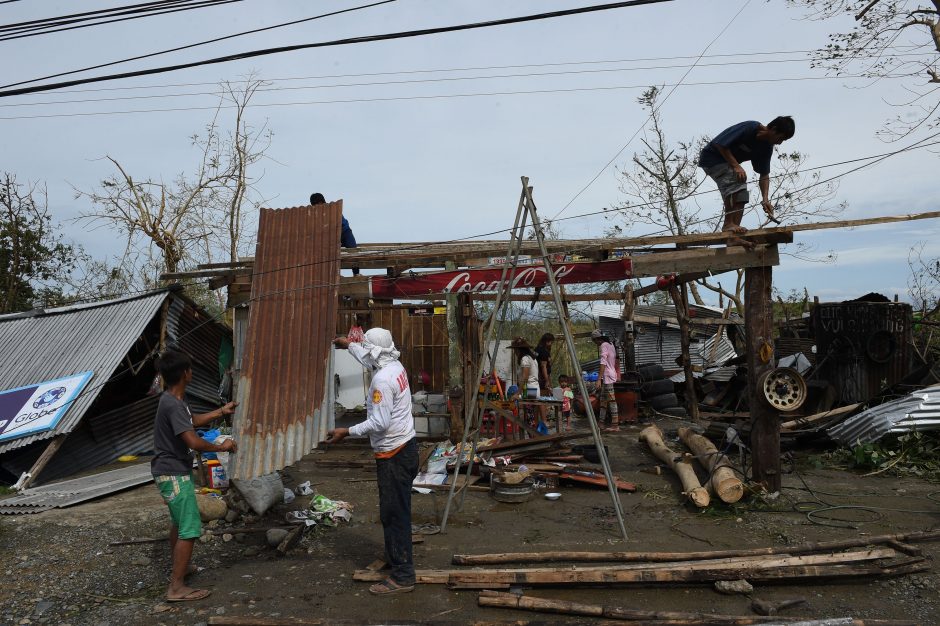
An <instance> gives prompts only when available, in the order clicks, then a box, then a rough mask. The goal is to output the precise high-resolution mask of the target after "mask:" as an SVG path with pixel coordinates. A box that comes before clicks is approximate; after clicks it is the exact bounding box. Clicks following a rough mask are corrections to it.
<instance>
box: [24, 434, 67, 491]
mask: <svg viewBox="0 0 940 626" xmlns="http://www.w3.org/2000/svg"><path fill="white" fill-rule="evenodd" d="M67 436H68V435H57V436H56V437H55V438H54V439H53V440H52V441H51V442H49V445H48V446H46V449H45V450H43V451H42V454H40V455H39V458H38V459H36V462H35V463H33V466H32V467H31V468H29V471H28V472H27V473H26V476H25V477H24V478H23V481H22V482H19V483H17V485H16V486H17V488H18V489H20V490H23V489H26V488H28V487H29V486H30V485H32V484H33V482H34V481H35V480H36V478H37V477H38V476H39V472H41V471H42V470H43V468H45V467H46V465H48V463H49V461H50V460H52V457H53V456H55V453H56V452H58V451H59V448H61V447H62V444H63V443H65V438H66V437H67Z"/></svg>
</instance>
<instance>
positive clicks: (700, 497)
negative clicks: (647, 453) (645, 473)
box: [640, 426, 711, 508]
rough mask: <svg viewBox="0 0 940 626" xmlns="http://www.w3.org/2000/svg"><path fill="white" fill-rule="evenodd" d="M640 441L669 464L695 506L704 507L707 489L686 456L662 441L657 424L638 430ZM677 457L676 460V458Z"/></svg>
mask: <svg viewBox="0 0 940 626" xmlns="http://www.w3.org/2000/svg"><path fill="white" fill-rule="evenodd" d="M640 441H645V442H646V445H648V446H649V447H650V450H652V452H653V454H654V455H656V458H658V459H659V460H660V461H662V462H664V463H666V464H667V465H669V467H671V468H672V470H673V471H674V472H675V473H676V475H677V476H678V477H679V480H680V481H681V482H682V489H683V493H685V494H686V495H688V496H689V498H690V499H691V500H692V502H693V503H694V504H695V506H697V507H700V508H704V507H706V506H708V503H709V502H710V501H711V498H710V497H709V495H708V491H706V490H705V488H704V487H702V483H700V482H699V480H698V476H696V475H695V468H693V467H692V464H691V463H689V462H688V459H687V458H686V457H678V455H677V454H676V453H675V452H673V451H672V450H671V449H669V447H668V446H667V445H666V444H665V443H664V442H663V432H662V431H661V430H659V428H658V427H657V426H649V427H647V428H644V429H643V430H642V431H641V432H640ZM677 457H678V460H677Z"/></svg>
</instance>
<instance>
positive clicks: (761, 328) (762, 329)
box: [744, 267, 781, 493]
mask: <svg viewBox="0 0 940 626" xmlns="http://www.w3.org/2000/svg"><path fill="white" fill-rule="evenodd" d="M772 284H773V270H772V269H771V268H770V267H750V268H748V269H746V270H745V271H744V293H745V295H744V309H745V311H744V320H745V333H746V335H747V388H748V408H749V410H750V414H751V454H752V463H753V472H754V480H755V482H758V483H762V484H763V485H764V486H765V487H766V488H767V490H768V491H769V492H771V493H773V492H777V491H780V479H781V477H780V420H779V418H778V417H777V412H776V411H775V410H774V409H773V407H772V406H771V405H770V404H769V403H768V402H767V399H766V398H765V397H764V392H763V389H762V386H761V382H762V381H763V377H764V376H765V375H766V374H767V373H768V372H770V370H772V369H773V367H774V363H773V354H774V350H773V308H772V300H771V287H772Z"/></svg>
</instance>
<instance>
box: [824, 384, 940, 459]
mask: <svg viewBox="0 0 940 626" xmlns="http://www.w3.org/2000/svg"><path fill="white" fill-rule="evenodd" d="M921 430H940V385H938V386H934V387H928V388H926V389H921V390H919V391H915V392H914V393H912V394H910V395H908V396H905V397H903V398H899V399H897V400H892V401H891V402H885V403H884V404H881V405H879V406H876V407H872V408H870V409H868V410H867V411H862V412H861V413H859V414H858V415H855V416H853V417H850V418H848V419H847V420H845V421H844V422H842V423H841V424H838V425H836V426H833V427H832V428H830V429H829V430H828V431H826V432H827V433H828V434H829V436H830V437H832V439H834V440H835V441H837V442H838V443H840V444H842V445H856V444H859V443H871V442H873V441H878V440H879V439H881V438H882V437H884V436H885V435H887V434H888V433H906V432H912V431H921Z"/></svg>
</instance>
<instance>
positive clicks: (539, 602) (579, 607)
mask: <svg viewBox="0 0 940 626" xmlns="http://www.w3.org/2000/svg"><path fill="white" fill-rule="evenodd" d="M477 603H478V604H479V605H480V606H487V607H496V608H505V609H522V610H526V611H536V612H539V613H556V614H560V615H582V616H587V617H604V618H607V619H614V620H623V621H630V622H641V621H645V622H655V623H656V624H662V625H665V624H676V625H678V624H688V625H690V626H692V625H694V626H705V625H714V626H739V625H740V626H746V625H749V624H764V623H773V624H779V623H781V622H801V621H803V620H805V619H806V618H799V617H780V616H766V617H765V616H758V615H717V614H714V613H686V612H680V611H644V610H637V609H625V608H621V607H614V606H602V605H599V604H583V603H580V602H569V601H567V600H551V599H547V598H536V597H533V596H517V595H516V594H513V593H502V592H499V591H482V592H480V595H479V597H478V598H477ZM839 623H840V624H841V623H842V622H839ZM845 623H846V624H851V625H853V626H875V625H876V624H877V625H880V626H888V625H891V626H901V625H908V624H910V625H913V624H915V622H907V621H900V620H855V619H852V620H850V621H848V622H845Z"/></svg>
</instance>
